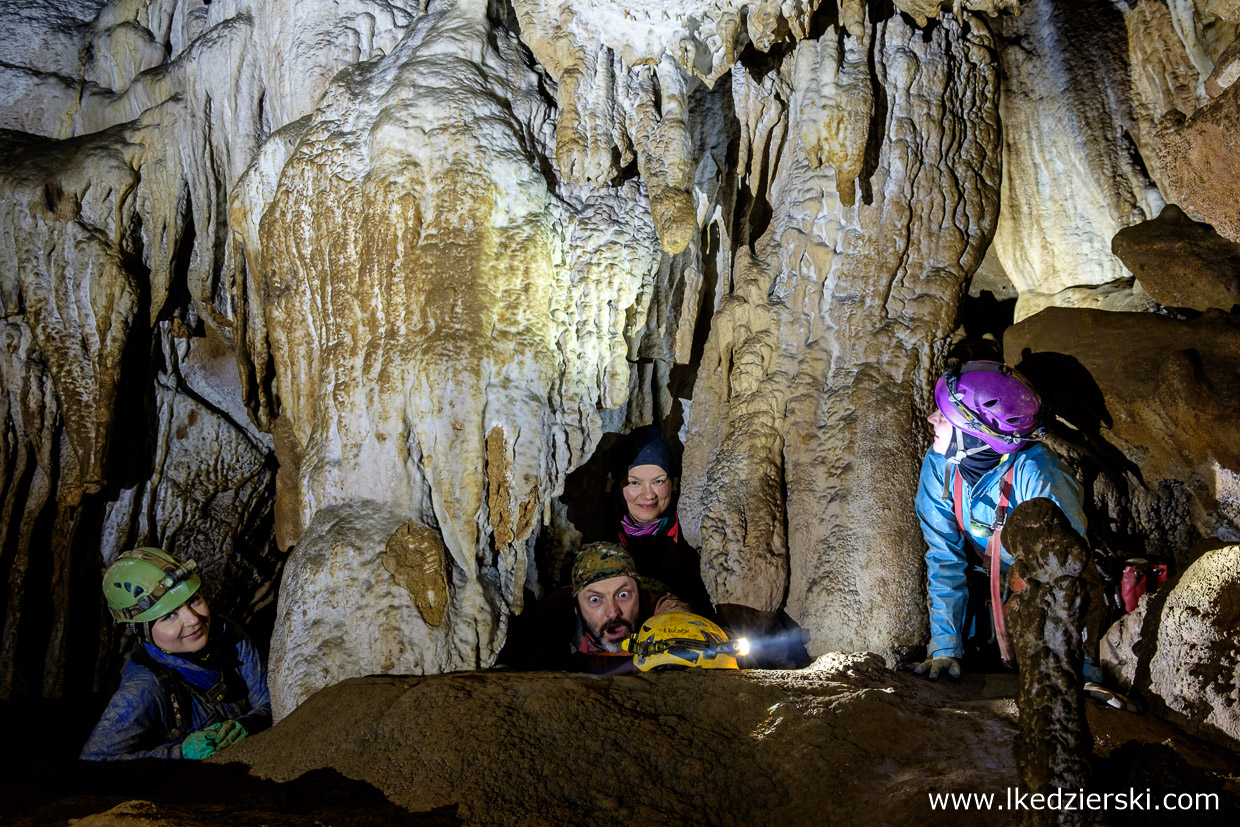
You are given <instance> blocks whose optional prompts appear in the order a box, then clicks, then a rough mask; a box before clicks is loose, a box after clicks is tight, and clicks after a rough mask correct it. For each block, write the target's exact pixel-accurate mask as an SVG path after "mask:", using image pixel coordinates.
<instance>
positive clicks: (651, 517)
mask: <svg viewBox="0 0 1240 827" xmlns="http://www.w3.org/2000/svg"><path fill="white" fill-rule="evenodd" d="M671 501H672V480H671V478H670V477H669V476H668V475H667V472H666V471H664V470H663V469H662V468H660V467H659V466H657V465H638V466H635V467H633V468H630V469H629V477H628V482H626V483H625V485H624V504H625V505H626V506H628V509H629V516H630V517H632V518H633V519H634V520H636V521H637V522H639V523H650V522H654V521H655V520H657V519H659V517H661V516H663V512H664V511H666V510H667V505H668V503H670V502H671Z"/></svg>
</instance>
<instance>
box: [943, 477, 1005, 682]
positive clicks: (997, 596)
mask: <svg viewBox="0 0 1240 827" xmlns="http://www.w3.org/2000/svg"><path fill="white" fill-rule="evenodd" d="M952 476H953V480H952V506H953V509H954V511H955V512H956V524H957V525H958V526H960V531H961V533H963V534H964V536H965V539H966V540H968V541H969V543H970V545H972V541H973V535H972V534H970V533H969V530H968V528H966V527H965V522H964V480H963V479H961V474H960V469H959V467H956V466H953V467H952ZM1015 476H1016V463H1015V462H1013V463H1012V466H1011V467H1010V468H1008V470H1007V473H1005V474H1004V475H1003V483H1002V484H1001V485H1000V487H999V504H998V505H997V506H996V507H995V522H994V525H993V531H992V532H991V535H990V542H988V543H987V544H986V555H985V557H984V558H983V561H984V565H985V567H986V568H987V569H988V570H989V573H990V616H991V619H992V620H993V622H994V626H995V639H996V640H997V641H998V643H999V656H1000V657H1002V658H1003V662H1004V663H1011V662H1012V641H1011V639H1010V638H1008V633H1007V624H1006V623H1005V622H1004V619H1003V584H1002V579H1001V578H1000V576H999V569H1000V568H1001V566H1000V560H999V551H1000V549H1001V548H1002V546H1003V543H1002V540H1001V539H1000V536H1001V535H1002V534H1003V524H1004V523H1005V522H1007V512H1008V502H1010V501H1011V498H1012V483H1013V479H1014V478H1015ZM970 516H972V515H970Z"/></svg>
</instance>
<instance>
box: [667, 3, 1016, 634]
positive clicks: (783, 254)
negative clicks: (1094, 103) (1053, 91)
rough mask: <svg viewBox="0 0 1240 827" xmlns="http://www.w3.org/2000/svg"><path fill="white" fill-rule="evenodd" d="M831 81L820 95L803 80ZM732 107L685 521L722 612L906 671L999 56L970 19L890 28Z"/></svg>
mask: <svg viewBox="0 0 1240 827" xmlns="http://www.w3.org/2000/svg"><path fill="white" fill-rule="evenodd" d="M841 43H842V48H840V46H839V45H838V44H841ZM810 50H812V53H807V52H810ZM824 63H829V64H830V66H831V68H832V70H833V71H832V72H830V73H829V76H830V77H832V78H835V80H834V81H833V82H832V83H830V84H823V83H822V82H821V78H822V76H823V72H822V71H821V69H820V68H819V69H818V70H814V71H807V70H813V69H814V67H821V66H822V65H823V64H824ZM870 66H872V67H873V72H872V74H871V73H870V69H869V67H870ZM733 90H734V96H735V100H736V111H737V117H738V118H739V119H740V121H741V124H742V130H743V135H742V142H741V159H740V164H741V172H742V174H745V175H746V178H745V180H746V181H747V182H748V187H747V192H745V193H743V195H742V202H741V204H740V206H739V207H738V209H740V210H742V211H743V213H742V215H741V216H738V217H737V219H736V221H735V224H736V225H737V226H738V227H739V228H745V227H746V226H747V227H748V232H746V233H745V235H743V236H742V237H741V239H740V240H739V247H738V249H737V250H736V251H735V258H734V259H733V268H732V271H731V273H730V274H729V279H730V282H729V285H730V289H727V290H726V291H725V293H724V295H723V296H722V298H721V300H720V302H719V304H718V307H717V312H716V314H715V317H714V319H713V320H712V323H711V331H710V336H709V338H708V340H707V342H706V347H705V353H704V355H703V357H702V365H701V368H700V370H699V373H698V381H697V385H696V387H695V388H694V399H693V407H692V410H691V418H690V423H689V440H688V446H687V450H686V456H685V477H686V486H685V493H684V496H683V497H682V516H683V522H684V524H685V525H686V529H687V531H688V533H689V536H690V537H691V538H692V539H694V540H696V541H698V542H700V545H701V549H702V557H703V569H704V573H705V575H706V579H707V584H708V586H709V587H710V589H711V593H712V596H713V597H714V598H715V600H716V601H717V602H740V603H746V604H749V605H752V606H756V607H758V608H762V609H774V608H777V607H779V606H781V605H784V606H786V608H787V611H788V612H789V613H790V614H791V615H792V617H793V618H794V619H796V620H797V621H799V622H800V623H801V624H802V625H803V626H804V628H805V629H806V631H807V632H808V633H809V639H810V650H811V652H812V653H814V654H821V653H823V652H827V651H831V650H837V649H838V650H844V651H857V650H871V651H877V652H882V653H884V654H886V655H888V656H895V655H898V654H899V653H900V652H901V651H902V650H904V649H905V648H907V647H912V646H916V645H917V644H919V643H921V642H922V640H923V634H924V623H925V620H924V618H925V611H924V608H923V606H924V582H923V571H924V569H923V565H922V561H921V558H922V552H923V548H924V546H923V543H922V540H921V533H920V531H919V529H918V525H917V520H916V517H915V515H914V512H913V494H914V490H915V484H916V479H917V470H918V466H919V464H920V460H921V454H922V452H923V451H924V449H925V446H926V435H927V426H925V425H924V424H923V422H922V418H923V416H924V414H925V412H926V410H927V407H928V405H929V404H930V391H931V387H932V385H931V383H932V379H933V378H934V377H933V373H934V371H935V370H936V369H937V367H938V366H939V362H938V357H939V356H940V355H941V353H942V347H943V345H944V342H945V337H946V336H947V334H948V333H950V331H951V329H952V327H953V325H954V321H955V312H956V303H957V301H958V299H959V296H960V294H961V291H962V290H963V288H964V284H965V280H966V279H967V277H968V275H969V274H970V273H972V271H973V270H974V269H975V268H976V266H977V265H978V263H979V262H980V260H981V257H982V253H983V251H984V249H985V247H986V245H987V244H988V242H989V240H990V238H991V235H992V234H993V232H994V227H995V220H996V217H997V212H998V187H999V117H998V109H997V106H998V71H997V66H996V57H995V51H994V43H993V41H992V39H991V35H990V32H989V30H988V28H987V26H986V23H985V22H983V21H982V20H981V19H980V18H975V17H973V16H971V15H966V16H965V17H964V18H963V19H961V18H957V17H954V16H950V15H945V16H944V17H943V18H942V19H941V20H940V21H939V22H938V23H937V24H936V25H934V26H933V27H932V28H929V29H926V30H921V29H917V28H915V27H914V26H912V25H910V24H909V22H908V21H907V19H906V18H903V17H900V16H898V15H897V16H892V17H889V18H886V19H883V20H877V21H866V22H865V23H864V24H862V25H857V24H856V23H854V24H853V29H852V30H841V29H839V28H835V27H832V28H830V29H828V30H827V31H826V32H825V33H824V34H823V35H822V36H821V38H819V39H818V41H816V42H814V41H803V42H801V43H800V44H799V45H798V47H797V52H796V54H795V55H794V56H789V57H788V58H786V59H785V61H784V63H783V65H782V66H778V67H773V68H772V69H771V70H770V71H769V72H768V73H767V74H766V75H765V76H763V77H761V78H756V79H755V78H753V77H752V76H751V74H750V73H748V72H736V73H734V76H733ZM810 147H812V148H813V153H812V154H810V152H809V151H808V149H809V148H810ZM855 159H856V160H855ZM858 160H859V161H860V162H859V163H858ZM818 163H822V164H823V165H822V166H816V164H818ZM854 178H855V182H854V181H853V180H852V179H854ZM849 204H851V206H848V205H849ZM745 236H747V237H745ZM722 280H723V279H721V281H722Z"/></svg>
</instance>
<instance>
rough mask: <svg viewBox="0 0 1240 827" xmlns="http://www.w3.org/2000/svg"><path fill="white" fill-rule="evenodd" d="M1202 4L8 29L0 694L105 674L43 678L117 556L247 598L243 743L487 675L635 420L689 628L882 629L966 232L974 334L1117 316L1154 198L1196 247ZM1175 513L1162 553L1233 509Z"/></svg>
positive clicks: (1208, 69) (1219, 63)
mask: <svg viewBox="0 0 1240 827" xmlns="http://www.w3.org/2000/svg"><path fill="white" fill-rule="evenodd" d="M1017 12H1021V13H1020V14H1019V16H1018V15H1017ZM1235 17H1236V12H1235V4H1234V3H1231V2H1223V1H1222V0H1219V1H1218V2H1208V0H1175V2H1161V1H1159V2H1154V1H1153V0H1150V1H1149V2H1132V0H1125V2H1105V1H1104V0H1098V1H1097V2H1091V3H1073V4H1055V3H1050V2H1047V0H1028V1H1027V2H1021V1H1020V0H952V2H940V0H894V2H884V3H878V2H863V0H838V1H836V2H833V0H628V2H621V1H620V0H569V1H568V2H551V0H490V1H489V2H487V0H335V2H332V3H321V2H311V0H269V2H261V3H260V2H256V0H213V1H212V2H209V3H208V2H203V1H202V0H189V1H188V2H186V0H112V2H106V1H105V0H63V2H53V0H17V2H13V3H9V4H6V5H5V7H4V9H3V10H0V88H2V89H3V92H4V98H3V105H2V106H0V127H2V128H4V129H5V130H7V131H6V132H4V133H3V134H2V135H0V142H2V143H3V146H4V148H5V152H4V153H3V154H2V157H0V181H2V182H3V186H4V194H5V197H4V200H3V204H2V205H0V261H2V263H3V265H4V266H3V269H2V270H0V299H2V300H3V302H4V309H5V320H4V325H3V333H4V341H5V343H6V345H7V347H6V349H5V353H4V356H3V358H2V359H0V383H2V387H0V427H2V428H3V432H4V437H5V438H4V439H2V440H0V461H2V466H0V467H3V469H4V477H3V479H2V480H0V496H2V497H3V500H2V503H0V505H2V507H3V513H4V520H3V524H2V525H0V540H3V542H2V543H0V555H3V556H0V573H3V574H5V575H6V576H7V582H8V583H9V585H8V588H7V591H6V592H5V593H4V596H3V597H2V598H0V601H2V602H0V610H2V612H3V616H4V624H5V625H4V636H3V644H0V695H8V694H13V693H21V692H33V693H35V694H58V693H61V692H63V691H69V690H71V689H72V688H73V687H77V688H78V691H80V690H81V689H82V687H85V686H86V685H87V684H90V685H96V686H102V685H103V683H104V682H105V680H106V676H107V675H108V674H109V673H110V672H111V671H112V670H111V668H110V667H112V666H114V665H115V664H114V662H111V663H110V662H109V660H108V656H107V655H104V656H102V657H100V658H98V659H97V663H94V664H90V665H89V667H87V666H83V667H73V668H72V669H70V668H69V666H68V664H70V663H71V662H73V663H77V662H82V663H85V662H87V661H89V660H90V658H89V657H84V658H83V657H78V658H77V659H76V660H75V659H74V647H77V648H79V649H82V650H85V649H87V648H89V647H91V646H94V641H95V638H100V637H101V638H102V640H101V643H102V646H100V647H99V648H100V649H101V650H102V651H104V652H105V653H113V652H114V651H115V649H116V647H115V646H114V645H113V644H114V643H115V641H114V640H112V639H110V636H109V633H106V632H105V633H103V634H102V635H100V634H99V632H100V629H102V628H105V627H104V624H103V620H104V618H103V616H102V613H101V611H100V607H99V600H98V594H97V580H98V575H99V571H100V569H101V567H102V566H103V565H106V563H107V562H108V561H109V560H111V559H112V558H113V557H114V556H115V554H116V553H117V552H119V551H120V550H121V549H123V548H125V547H127V546H132V545H136V544H140V543H146V544H153V545H161V546H164V547H166V548H168V549H169V550H170V551H173V552H174V553H177V554H181V555H183V556H195V557H198V558H199V560H200V562H201V563H203V567H204V570H205V571H206V574H207V582H208V587H209V589H210V595H211V596H212V598H213V599H215V600H217V602H218V603H219V604H220V605H222V606H223V607H225V608H227V609H228V610H229V611H231V612H233V613H234V614H237V615H239V616H240V618H241V619H244V620H249V619H251V618H252V617H254V616H255V615H256V614H257V613H259V612H260V610H261V609H262V608H263V607H270V606H271V603H272V602H273V600H274V593H273V592H274V587H275V584H276V583H277V582H278V583H279V588H280V607H279V611H278V618H277V619H276V621H275V625H276V632H275V635H274V638H273V645H272V658H271V663H272V670H271V672H272V684H273V687H274V689H275V696H276V698H277V707H278V712H280V713H286V712H288V711H289V710H290V709H292V707H293V706H294V705H296V704H297V703H298V702H299V701H300V700H302V699H303V698H305V697H307V695H308V694H309V693H311V692H313V691H314V690H315V689H317V688H319V687H321V686H323V685H325V684H327V683H331V682H335V681H338V680H340V679H342V678H344V677H347V676H350V675H357V674H365V673H372V672H385V671H387V672H414V673H422V672H436V671H444V670H452V669H461V668H469V667H476V666H486V665H489V664H490V663H491V662H492V661H493V660H494V658H495V656H496V653H497V651H498V650H499V647H500V646H501V645H502V643H503V640H504V636H505V632H506V628H507V623H508V618H509V616H510V613H512V612H518V611H520V610H521V609H522V608H523V605H524V603H525V600H526V597H525V595H526V593H527V591H529V592H533V593H538V591H539V590H540V589H542V588H544V587H546V586H549V585H553V584H555V582H556V579H557V576H558V571H556V567H557V566H558V565H559V563H560V562H561V561H562V558H563V557H564V556H565V555H566V554H567V553H568V552H569V551H570V550H571V547H572V545H573V543H574V538H576V537H577V536H578V534H577V533H576V532H577V528H576V527H575V526H574V525H572V524H571V522H569V516H568V511H569V509H568V508H567V507H566V505H565V503H566V500H567V498H566V497H565V496H564V494H565V490H564V489H565V486H566V485H568V484H569V482H568V481H569V480H570V479H571V477H570V474H572V472H574V471H575V470H577V469H579V468H581V467H582V466H583V465H585V464H586V463H587V462H588V461H589V460H590V459H591V457H592V455H594V454H595V453H596V451H597V449H598V447H599V445H600V444H602V443H603V442H604V437H605V436H607V435H609V434H615V433H618V432H620V431H623V430H626V429H628V428H630V427H632V426H633V425H636V424H642V423H645V422H649V421H654V422H657V423H658V424H659V425H661V426H662V427H663V428H664V430H665V431H666V432H667V433H668V434H669V435H673V434H675V435H678V436H679V437H680V440H681V442H682V443H683V448H684V473H683V478H682V494H681V498H680V509H681V511H680V513H681V518H682V526H683V528H684V531H685V534H686V536H687V537H688V539H690V540H691V541H692V542H694V543H695V544H697V545H699V546H700V548H701V551H702V558H703V571H702V574H703V578H704V580H705V581H706V583H707V584H708V586H709V588H710V589H711V592H712V595H713V597H714V598H715V599H716V600H717V601H721V602H722V601H730V602H742V603H747V604H749V605H751V606H754V607H757V608H762V609H784V610H786V611H787V612H788V613H789V614H790V615H791V616H792V617H793V619H794V620H796V621H797V622H799V623H800V624H801V625H802V627H803V628H804V629H805V631H806V633H807V635H808V640H809V647H810V650H811V651H812V652H814V653H815V654H818V653H822V652H825V651H827V650H830V649H845V650H873V651H878V652H881V653H883V654H884V655H887V656H889V657H892V656H898V655H900V654H901V653H903V652H904V651H905V650H907V649H910V648H914V647H916V646H918V645H919V644H920V643H922V642H923V634H924V630H923V622H924V621H923V616H924V610H923V584H922V563H921V553H922V548H921V542H920V535H919V530H918V526H917V524H916V521H915V519H914V517H913V513H912V508H911V499H912V494H913V488H914V483H915V478H916V474H917V463H918V460H919V457H920V454H921V452H922V450H924V447H925V446H924V440H925V438H926V436H927V434H926V433H925V429H924V427H923V426H922V423H921V421H920V420H921V418H922V417H923V416H924V414H925V412H926V408H927V405H928V404H929V396H930V393H929V391H930V382H931V379H932V378H933V376H934V373H935V372H936V371H937V369H938V368H939V366H940V363H941V359H942V357H943V355H944V353H945V351H946V350H947V348H948V346H949V344H950V340H951V337H952V336H953V328H954V327H955V325H956V321H957V318H958V316H959V313H958V311H959V304H960V302H961V297H962V295H963V294H964V291H965V290H966V288H967V285H968V281H969V278H970V276H971V275H972V273H973V272H974V270H976V269H977V267H978V266H979V263H980V262H981V261H982V258H983V256H984V254H985V253H986V252H987V251H988V248H991V241H992V238H994V239H995V244H994V245H993V249H992V253H993V254H992V255H991V257H990V260H991V261H992V265H993V266H992V271H993V272H992V274H991V275H992V277H993V278H995V279H996V280H1006V281H1008V282H1011V283H1012V284H1013V285H1014V286H1015V292H1016V293H1018V294H1019V296H1020V299H1019V307H1018V314H1026V313H1029V312H1032V311H1034V310H1036V309H1038V308H1040V307H1042V306H1043V305H1047V304H1058V305H1074V304H1075V305H1082V306H1106V307H1124V308H1128V309H1133V308H1137V309H1141V310H1146V309H1148V308H1150V307H1152V306H1155V302H1154V300H1153V299H1152V298H1151V297H1150V296H1149V295H1146V294H1145V293H1144V292H1143V291H1141V290H1140V285H1139V284H1136V283H1135V282H1134V281H1133V280H1132V279H1131V277H1130V274H1128V273H1127V272H1126V271H1125V270H1124V269H1123V267H1122V266H1121V264H1120V263H1119V261H1118V259H1116V258H1114V257H1111V256H1110V252H1109V249H1110V248H1109V244H1110V239H1111V236H1112V235H1114V233H1115V232H1116V231H1117V230H1119V229H1121V228H1123V227H1124V226H1125V225H1128V224H1135V223H1137V222H1140V221H1141V220H1143V219H1145V218H1151V217H1153V215H1154V214H1156V213H1157V212H1158V210H1159V209H1160V208H1161V206H1162V202H1163V201H1166V200H1176V199H1169V198H1168V195H1169V194H1170V193H1174V192H1180V193H1182V196H1180V197H1183V199H1184V201H1185V202H1186V203H1185V204H1184V205H1183V206H1184V207H1185V211H1186V213H1188V215H1189V217H1190V218H1193V219H1197V220H1200V219H1203V218H1208V219H1210V220H1217V222H1218V224H1219V226H1218V231H1219V233H1221V234H1222V235H1224V236H1228V237H1230V236H1229V233H1230V234H1233V235H1234V220H1233V219H1234V203H1235V199H1229V198H1228V197H1225V196H1226V190H1225V187H1213V188H1212V187H1209V186H1206V184H1207V183H1208V181H1209V175H1208V174H1203V173H1202V171H1201V166H1202V164H1200V163H1197V160H1199V159H1207V160H1210V163H1214V162H1215V161H1217V162H1218V163H1220V164H1222V163H1224V162H1226V161H1228V159H1233V161H1234V158H1235V157H1236V156H1237V153H1236V152H1235V151H1234V148H1233V147H1232V145H1231V144H1229V143H1228V140H1229V135H1230V133H1229V132H1228V130H1227V129H1226V128H1225V127H1227V125H1228V124H1230V123H1232V121H1233V120H1234V117H1235V113H1236V104H1235V101H1236V95H1237V92H1236V87H1235V85H1234V78H1235V77H1236V76H1237V74H1240V70H1237V69H1236V66H1238V65H1240V57H1238V56H1237V54H1238V53H1237V47H1235V45H1234V42H1235V27H1236V22H1237V21H1236V20H1235V19H1234V18H1235ZM1176 112H1179V113H1182V114H1181V115H1176V114H1175V113H1176ZM1001 127H1002V128H1001ZM1232 132H1234V130H1232ZM1228 168H1230V167H1228ZM1001 169H1002V170H1003V172H1002V181H1001V180H1000V176H1001V174H1000V170H1001ZM1048 170H1050V171H1051V172H1050V173H1049V174H1048V172H1047V171H1048ZM1227 180H1228V181H1233V180H1235V176H1232V177H1231V178H1228V179H1227ZM1001 184H1002V187H1001ZM1001 188H1002V190H1003V192H1002V202H1003V209H1002V210H1000V206H999V205H1000V189H1001ZM1190 191H1191V192H1190ZM1220 193H1221V194H1222V195H1221V196H1220ZM1229 222H1230V223H1229ZM1100 285H1101V286H1100ZM1160 295H1164V294H1161V293H1160ZM1212 301H1213V300H1212ZM1228 309H1229V308H1226V307H1224V308H1221V310H1222V311H1226V310H1228ZM1033 344H1034V345H1036V343H1033ZM1225 409H1226V406H1222V407H1220V408H1219V410H1225ZM600 464H601V462H600ZM587 467H588V466H587ZM1224 470H1226V471H1227V474H1231V473H1232V472H1231V471H1230V470H1228V469H1224ZM1194 473H1197V472H1194ZM1211 473H1212V472H1211ZM1220 473H1222V472H1220ZM1219 478H1220V479H1222V478H1226V479H1229V480H1230V479H1232V477H1231V476H1225V475H1224V476H1220V477H1219ZM1202 479H1204V477H1202ZM1195 490H1196V489H1195ZM570 493H571V492H570ZM1199 496H1200V497H1202V498H1203V502H1202V504H1201V508H1200V509H1199V510H1200V513H1201V515H1202V519H1200V520H1198V521H1196V522H1195V523H1194V524H1193V530H1194V531H1197V532H1198V533H1209V532H1210V531H1211V524H1212V521H1214V520H1215V519H1216V516H1215V515H1222V516H1221V517H1218V519H1220V520H1221V519H1231V518H1230V517H1229V516H1228V515H1230V514H1231V513H1232V511H1230V510H1228V509H1224V508H1220V507H1218V506H1217V503H1210V502H1205V501H1204V500H1205V499H1208V498H1209V497H1210V496H1212V495H1211V494H1210V492H1208V491H1206V490H1205V488H1202V490H1201V492H1200V493H1199ZM1150 497H1151V498H1153V497H1154V495H1153V494H1150ZM597 505H598V507H599V508H601V504H597ZM1149 513H1151V514H1155V513H1164V512H1163V511H1159V510H1158V509H1151V510H1150V511H1149ZM1167 513H1169V512H1167ZM1165 536H1166V537H1172V536H1173V535H1172V534H1166V535H1165ZM1180 536H1181V535H1180V534H1174V537H1177V538H1178V537H1180ZM1168 542H1170V541H1168ZM286 553H287V554H288V556H287V557H286V556H285V554H286ZM286 559H287V561H288V563H287V567H286V568H285V570H284V572H283V576H282V578H281V576H280V567H281V565H283V562H284V560H286ZM70 605H72V606H74V607H75V608H74V610H73V611H70V609H69V606H70ZM49 606H50V607H51V608H50V609H49V608H47V607H49ZM82 607H85V609H83V608H82ZM75 641H76V642H75ZM88 671H90V672H93V674H90V675H87V674H85V673H86V672H88Z"/></svg>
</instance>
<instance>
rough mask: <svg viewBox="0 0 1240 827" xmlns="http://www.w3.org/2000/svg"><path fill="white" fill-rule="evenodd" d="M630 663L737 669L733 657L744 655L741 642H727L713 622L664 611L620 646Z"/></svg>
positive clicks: (643, 667) (645, 667) (644, 668)
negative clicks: (626, 652) (630, 656)
mask: <svg viewBox="0 0 1240 827" xmlns="http://www.w3.org/2000/svg"><path fill="white" fill-rule="evenodd" d="M624 646H625V649H626V650H627V651H630V652H632V653H633V664H634V665H635V666H636V667H637V668H638V669H640V670H641V671H643V672H649V671H650V670H651V669H688V668H691V667H693V668H698V669H739V668H740V667H739V666H737V663H736V656H737V655H744V654H746V653H747V652H748V645H747V644H746V642H745V640H744V639H740V640H728V636H727V634H725V633H724V631H723V629H720V628H719V627H718V626H717V625H716V624H715V623H712V622H711V621H709V620H707V619H706V618H704V617H702V616H701V615H695V614H690V613H689V612H664V613H663V614H658V615H655V616H654V617H652V618H650V619H649V620H647V621H646V622H645V623H643V624H642V627H641V629H639V630H638V631H637V634H636V635H634V636H633V637H632V638H629V639H628V640H626V641H625V643H624Z"/></svg>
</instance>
